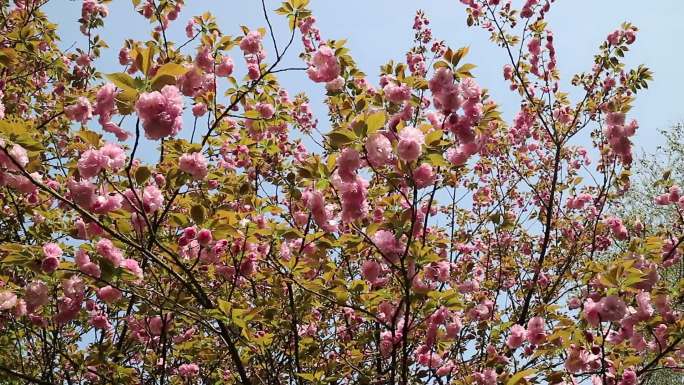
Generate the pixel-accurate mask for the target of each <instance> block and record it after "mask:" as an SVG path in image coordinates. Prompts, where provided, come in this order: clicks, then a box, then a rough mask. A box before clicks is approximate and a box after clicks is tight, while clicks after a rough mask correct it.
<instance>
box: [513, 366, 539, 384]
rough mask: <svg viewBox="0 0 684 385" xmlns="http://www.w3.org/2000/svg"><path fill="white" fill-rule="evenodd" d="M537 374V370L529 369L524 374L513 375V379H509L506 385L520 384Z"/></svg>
mask: <svg viewBox="0 0 684 385" xmlns="http://www.w3.org/2000/svg"><path fill="white" fill-rule="evenodd" d="M535 373H537V369H527V370H523V371H522V372H518V373H516V374H514V375H513V377H511V378H509V379H508V382H506V385H516V384H518V383H520V380H522V379H523V378H525V377H527V376H531V375H533V374H535Z"/></svg>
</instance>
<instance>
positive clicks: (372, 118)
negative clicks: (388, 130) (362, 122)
mask: <svg viewBox="0 0 684 385" xmlns="http://www.w3.org/2000/svg"><path fill="white" fill-rule="evenodd" d="M366 125H367V126H368V131H367V133H368V135H370V134H372V133H374V132H377V131H378V130H379V129H381V128H383V127H384V126H385V112H384V111H378V112H375V113H373V114H370V115H369V116H368V119H366Z"/></svg>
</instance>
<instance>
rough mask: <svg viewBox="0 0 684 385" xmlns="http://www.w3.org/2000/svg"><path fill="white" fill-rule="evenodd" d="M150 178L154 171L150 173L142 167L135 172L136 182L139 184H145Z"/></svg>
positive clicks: (146, 168)
mask: <svg viewBox="0 0 684 385" xmlns="http://www.w3.org/2000/svg"><path fill="white" fill-rule="evenodd" d="M150 176H152V171H150V169H149V168H148V167H145V166H140V167H138V169H137V170H135V181H136V182H138V184H143V183H145V181H147V179H149V178H150Z"/></svg>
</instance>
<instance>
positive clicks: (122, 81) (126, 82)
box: [105, 72, 136, 91]
mask: <svg viewBox="0 0 684 385" xmlns="http://www.w3.org/2000/svg"><path fill="white" fill-rule="evenodd" d="M105 77H106V78H107V79H109V81H111V82H112V83H114V85H115V86H117V87H119V88H121V89H122V90H124V91H125V90H126V89H132V90H135V89H136V86H135V80H134V79H133V78H132V77H131V76H130V75H128V74H127V73H123V72H116V73H112V74H105Z"/></svg>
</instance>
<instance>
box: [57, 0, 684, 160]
mask: <svg viewBox="0 0 684 385" xmlns="http://www.w3.org/2000/svg"><path fill="white" fill-rule="evenodd" d="M80 4H81V2H80V1H67V0H53V1H52V2H51V3H49V4H48V5H47V6H46V11H47V12H48V14H49V15H50V17H51V18H52V20H53V21H55V22H57V23H59V25H60V36H61V38H62V45H63V46H64V47H68V46H70V45H71V44H72V43H76V45H77V46H81V47H83V46H84V45H85V44H86V39H85V37H84V36H83V35H81V34H80V32H79V31H78V23H77V22H76V20H77V19H78V17H79V16H80ZM266 4H267V7H268V8H269V9H271V10H272V9H275V8H277V7H278V6H279V5H280V1H274V0H267V2H266ZM310 6H311V8H312V10H313V12H314V15H315V16H316V18H317V19H318V26H319V28H320V29H321V33H322V35H323V38H324V39H328V38H330V39H341V38H346V39H348V43H347V44H348V47H349V48H350V49H351V53H352V55H353V56H354V58H355V60H356V61H357V63H358V64H359V66H360V68H361V69H362V70H363V71H364V72H365V73H366V74H368V75H369V77H370V80H371V81H373V82H374V83H376V84H377V74H378V70H379V66H380V65H381V64H384V63H385V62H387V61H388V60H390V59H394V60H403V58H404V53H405V52H406V50H407V49H408V48H409V47H410V44H411V38H412V31H411V25H412V21H413V15H414V13H415V10H416V9H418V8H421V9H423V10H425V12H426V14H427V15H428V17H430V19H431V21H432V28H433V35H434V36H435V37H436V38H438V39H444V40H446V42H447V44H449V45H450V46H452V47H461V46H469V47H470V54H469V57H468V61H469V62H471V63H474V64H476V65H478V67H477V68H476V69H475V70H474V71H473V73H474V74H475V76H476V77H477V80H478V82H479V83H480V84H481V85H482V86H483V87H486V88H488V89H489V90H490V93H491V94H492V96H493V97H494V99H495V100H496V101H497V102H498V103H499V104H500V105H501V106H502V110H503V112H504V114H505V116H506V117H511V116H512V115H513V114H514V113H515V112H516V111H517V107H518V106H519V101H518V98H517V96H516V95H515V94H513V93H511V92H510V91H508V89H507V87H506V85H505V84H504V82H503V79H502V76H501V68H502V66H503V64H505V63H506V60H507V58H506V56H505V53H504V51H502V50H501V49H500V48H498V47H496V46H494V45H493V44H492V43H490V42H489V34H488V33H487V32H485V31H483V30H481V29H479V28H467V27H466V25H465V12H464V6H463V5H462V4H460V3H459V2H458V1H457V0H422V1H415V0H414V1H410V0H345V1H342V2H340V1H331V0H312V1H311V5H310ZM206 10H209V11H211V12H212V13H213V14H214V15H216V16H217V18H218V20H219V24H220V25H221V28H222V30H223V31H224V33H226V34H233V35H235V34H239V33H240V30H239V26H240V25H247V26H249V27H251V28H256V27H261V26H265V22H264V19H263V15H262V11H261V2H260V1H258V0H239V1H236V0H188V1H187V5H186V7H185V9H184V10H183V12H182V13H181V16H180V18H179V20H177V21H176V22H174V23H173V24H172V26H171V30H170V33H169V34H170V39H172V40H173V39H175V40H176V41H184V35H183V27H184V26H185V23H186V21H187V20H188V19H189V18H190V17H191V16H192V15H196V14H200V13H202V12H204V11H206ZM110 11H111V12H110V16H109V17H108V18H107V20H106V27H105V28H104V29H102V30H100V31H99V32H100V35H101V36H102V37H103V38H104V40H105V41H107V42H108V43H109V45H110V47H112V48H111V49H110V50H108V51H105V53H104V55H103V58H102V59H101V60H100V61H99V63H98V65H99V67H98V68H99V69H100V70H101V71H102V72H115V71H120V70H121V67H120V66H119V65H118V62H117V59H116V54H117V52H118V48H119V47H120V46H121V45H122V43H123V41H124V39H126V38H131V37H132V38H134V39H137V40H144V39H147V36H148V31H149V29H150V27H149V24H148V23H147V20H145V19H144V18H143V17H142V16H140V15H138V14H136V13H134V12H133V11H132V6H131V2H130V1H128V0H116V1H114V2H113V3H111V4H110ZM681 15H684V1H681V0H658V1H649V2H645V1H643V0H558V1H556V3H555V4H554V5H553V8H552V11H551V13H550V16H549V21H550V26H551V28H552V29H553V31H554V33H555V38H556V48H557V51H558V62H559V69H560V71H561V75H562V77H563V79H564V84H565V85H566V87H565V88H566V89H565V91H571V89H570V88H569V87H567V86H569V83H568V82H569V79H570V78H571V76H572V74H574V73H577V72H580V71H584V70H587V69H588V68H590V67H591V65H592V58H593V54H594V53H595V52H596V48H597V47H598V45H599V44H600V43H601V41H602V40H603V39H604V38H605V36H606V35H607V34H608V33H609V32H611V31H612V30H614V29H615V28H616V27H617V26H619V25H620V23H621V22H623V21H630V22H632V23H633V24H635V25H636V26H638V27H639V28H640V33H639V37H638V39H637V42H636V44H635V45H634V46H633V49H632V51H631V52H629V53H628V55H627V57H626V61H627V64H628V65H629V66H636V65H638V64H641V63H643V64H646V65H647V66H649V67H650V68H651V69H652V70H653V72H654V73H655V79H654V81H653V82H652V84H651V87H650V88H649V89H648V90H646V91H645V92H643V94H641V95H640V96H639V98H638V99H637V102H636V105H635V108H634V110H633V111H632V114H631V117H634V118H636V119H637V120H638V121H639V123H640V129H639V131H638V132H637V135H636V137H635V140H634V142H635V144H636V147H637V149H639V148H643V149H645V150H647V151H654V150H655V148H656V145H657V144H659V143H661V142H662V140H661V138H660V135H659V134H658V133H657V130H658V129H662V128H667V127H668V126H670V125H672V124H674V123H676V122H680V121H684V112H683V111H682V109H681V108H680V106H681V104H682V98H681V97H680V90H682V89H684V76H682V75H681V66H682V64H681V63H682V61H683V60H682V59H683V58H684V57H683V56H684V55H683V54H682V51H681V44H680V41H679V40H678V38H679V37H680V36H684V23H681V21H680V20H679V18H680V17H681ZM272 21H273V23H274V26H275V28H276V31H277V36H278V37H279V40H280V41H281V42H282V43H281V46H282V45H284V42H285V41H286V39H287V34H288V31H287V26H286V23H285V21H284V20H283V19H281V18H280V17H279V16H277V15H275V14H272ZM267 46H268V47H269V48H271V47H270V42H267ZM300 47H301V46H300V44H299V41H298V40H297V45H296V46H295V47H294V48H295V50H291V52H290V53H289V55H288V56H289V58H288V59H287V60H286V61H285V63H284V65H285V66H288V65H297V66H301V65H302V63H301V61H300V60H299V59H298V58H297V52H299V51H300ZM272 52H273V51H272V50H271V51H270V55H271V58H272V56H273V53H272ZM233 56H234V58H235V59H237V60H236V63H240V64H239V65H238V67H244V65H243V63H242V60H241V55H240V53H239V52H238V51H237V50H236V51H234V53H233ZM281 81H282V83H283V84H284V85H285V86H286V87H287V89H288V90H289V91H290V93H291V94H294V93H296V92H299V91H304V92H306V93H307V94H308V95H309V96H310V98H311V99H312V105H313V107H314V112H315V113H316V115H317V117H318V119H319V122H320V125H319V128H320V129H321V130H322V131H326V130H327V128H328V127H327V125H326V122H327V119H326V118H325V115H326V108H325V105H324V104H323V103H322V100H323V98H324V91H323V89H322V87H321V86H319V85H316V84H312V83H311V82H310V81H308V79H307V78H306V75H305V74H304V73H302V72H295V73H286V74H283V75H282V76H281ZM190 126H191V121H190V120H188V124H186V129H185V130H184V132H185V131H189V130H188V128H189V127H190ZM110 139H111V138H110Z"/></svg>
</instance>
